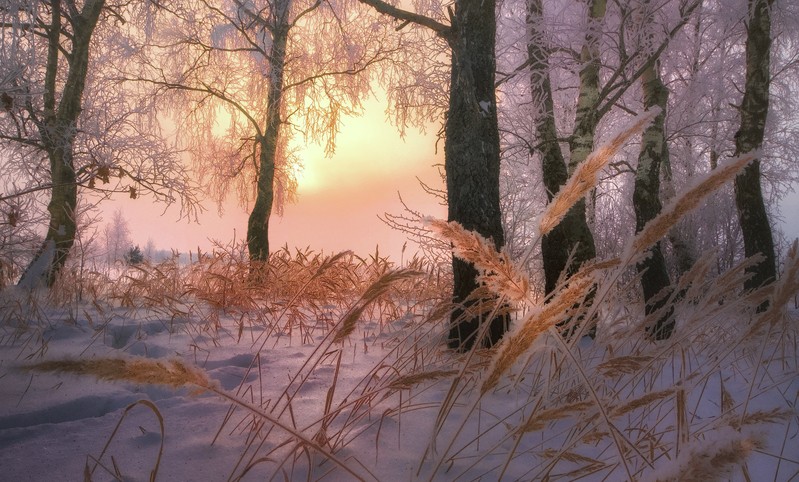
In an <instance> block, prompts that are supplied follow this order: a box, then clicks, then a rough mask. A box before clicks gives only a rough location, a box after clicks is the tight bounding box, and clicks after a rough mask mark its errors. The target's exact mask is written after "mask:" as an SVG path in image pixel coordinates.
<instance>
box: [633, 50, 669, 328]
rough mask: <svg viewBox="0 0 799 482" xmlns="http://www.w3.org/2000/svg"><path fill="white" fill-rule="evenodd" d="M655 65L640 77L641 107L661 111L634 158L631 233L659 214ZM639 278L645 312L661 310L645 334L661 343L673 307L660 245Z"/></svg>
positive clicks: (662, 143)
mask: <svg viewBox="0 0 799 482" xmlns="http://www.w3.org/2000/svg"><path fill="white" fill-rule="evenodd" d="M657 69H658V67H657V62H655V63H653V64H652V65H651V66H649V67H648V68H647V69H646V71H645V72H644V74H643V75H642V77H641V82H642V87H643V94H644V107H645V108H646V109H651V108H653V107H660V109H661V112H660V114H658V116H657V117H655V119H654V120H653V121H652V124H650V125H649V127H647V129H646V130H645V131H644V133H643V135H642V136H641V153H640V154H639V156H638V169H637V171H636V175H635V188H634V190H633V208H634V210H635V232H636V233H639V232H641V230H643V229H644V226H645V225H646V223H648V222H649V221H651V220H652V219H654V218H655V217H656V216H657V215H658V214H660V210H661V205H660V168H661V164H664V163H667V162H668V161H667V159H668V155H669V150H668V145H667V144H666V130H665V125H664V124H665V119H666V107H667V105H668V100H669V92H668V89H667V88H666V86H665V85H663V82H662V81H661V79H660V73H659V72H658V70H657ZM636 268H637V269H638V273H639V274H640V275H641V287H642V288H643V291H644V301H645V303H646V308H645V313H646V314H647V315H650V314H652V313H656V312H658V311H659V310H661V309H664V311H665V312H664V313H661V314H660V316H659V317H658V319H657V320H656V321H655V324H654V325H653V326H648V327H647V331H648V332H649V334H650V335H651V336H652V337H653V338H655V339H657V340H663V339H667V338H669V337H670V336H671V333H672V331H673V329H674V320H673V319H672V312H673V308H671V307H669V308H665V306H666V302H667V301H668V297H669V287H670V286H671V280H670V279H669V272H668V269H667V268H666V260H665V258H664V257H663V252H662V250H661V247H660V242H657V243H655V244H654V245H653V246H652V247H651V248H650V249H649V255H648V256H647V257H646V258H645V259H644V260H643V261H641V262H639V263H637V264H636Z"/></svg>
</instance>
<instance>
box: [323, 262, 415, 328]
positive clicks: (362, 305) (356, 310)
mask: <svg viewBox="0 0 799 482" xmlns="http://www.w3.org/2000/svg"><path fill="white" fill-rule="evenodd" d="M423 274H424V273H422V272H421V271H413V270H409V269H398V270H394V271H389V272H388V273H386V274H384V275H382V276H381V277H380V278H378V279H377V281H375V282H374V283H372V284H371V285H370V286H369V287H368V288H367V289H366V291H365V292H364V293H363V295H361V298H360V299H359V300H358V301H357V302H356V303H355V304H354V305H353V306H352V307H351V308H350V309H349V311H347V313H346V314H345V315H344V316H343V317H342V319H341V321H340V322H339V328H338V330H337V331H336V334H335V336H334V337H333V343H340V342H342V341H344V340H345V339H346V338H347V337H348V336H350V335H351V334H352V332H353V331H355V326H356V324H357V323H358V320H359V319H360V317H361V315H362V314H363V312H364V310H366V308H367V307H368V306H369V305H370V304H371V303H373V302H374V301H375V300H377V299H378V298H380V297H381V296H383V295H384V294H385V293H386V292H387V291H388V290H389V289H390V288H391V287H392V286H393V285H395V284H396V283H399V282H400V281H403V280H407V279H411V278H416V277H418V276H422V275H423Z"/></svg>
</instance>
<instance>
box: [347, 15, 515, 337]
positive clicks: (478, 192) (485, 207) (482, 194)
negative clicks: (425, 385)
mask: <svg viewBox="0 0 799 482" xmlns="http://www.w3.org/2000/svg"><path fill="white" fill-rule="evenodd" d="M360 1H361V2H362V3H364V4H367V5H370V6H372V7H373V8H374V9H375V10H377V11H378V12H380V13H382V14H384V15H387V16H389V17H392V18H394V19H396V20H398V21H400V22H402V23H401V24H400V27H403V26H405V25H408V24H414V25H415V26H417V27H420V28H425V29H429V30H430V31H432V32H434V33H435V34H436V36H437V37H438V38H439V39H440V40H439V41H440V42H445V43H446V46H447V47H448V48H449V53H450V56H451V57H450V59H451V64H450V78H449V84H448V85H449V91H448V94H449V95H448V97H449V98H448V105H447V112H446V122H445V126H444V134H445V139H444V167H445V173H446V178H447V206H448V214H447V218H448V220H449V221H457V222H458V223H460V224H461V225H462V226H463V227H464V228H466V229H469V230H473V231H476V232H478V233H480V234H481V235H482V236H484V237H485V238H487V239H489V240H491V242H493V244H494V247H495V248H496V249H497V250H500V249H501V248H502V247H503V245H504V244H505V236H504V231H503V228H502V216H501V212H500V199H499V174H500V156H499V128H498V123H497V100H496V91H495V80H496V74H495V72H496V54H495V44H496V17H495V15H496V12H495V7H496V5H495V2H494V1H492V0H488V1H485V0H456V1H455V2H454V4H453V5H452V6H451V7H450V9H449V10H448V17H449V21H448V23H447V21H446V20H444V19H443V18H442V17H443V13H444V12H442V11H438V13H439V14H440V16H439V17H433V16H427V15H422V14H420V13H417V12H416V11H409V10H404V9H401V8H398V7H394V6H392V5H390V4H388V3H386V2H384V1H382V0H360ZM452 270H453V295H452V300H453V302H454V303H455V305H456V306H457V307H458V308H456V309H455V310H453V312H452V315H451V320H450V333H449V346H450V347H451V348H454V349H459V350H466V349H469V348H470V347H472V346H473V345H474V344H475V343H476V342H478V340H476V338H477V334H478V332H479V331H480V328H481V326H482V324H483V323H484V322H485V323H489V325H488V327H487V333H488V336H487V339H486V340H482V341H480V342H481V343H486V344H488V345H491V344H494V343H496V342H498V341H499V339H500V338H501V337H502V335H503V333H504V332H505V330H506V329H507V317H506V316H497V317H495V318H493V319H491V320H481V318H480V317H479V316H475V315H471V314H469V312H468V310H467V308H468V304H469V303H470V301H469V300H470V295H472V293H473V292H474V291H475V289H477V288H478V283H477V281H476V278H477V271H476V270H475V268H474V266H473V265H471V264H470V263H467V262H465V261H463V260H461V259H459V258H456V257H453V259H452Z"/></svg>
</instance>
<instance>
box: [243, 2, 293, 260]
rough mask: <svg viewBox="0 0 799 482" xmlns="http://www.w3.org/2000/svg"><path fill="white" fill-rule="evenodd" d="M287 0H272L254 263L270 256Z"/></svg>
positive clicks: (253, 221)
mask: <svg viewBox="0 0 799 482" xmlns="http://www.w3.org/2000/svg"><path fill="white" fill-rule="evenodd" d="M290 3H291V1H290V0H280V1H277V2H275V7H274V9H275V12H274V15H275V17H276V18H277V21H276V24H275V26H274V27H273V30H272V48H271V51H270V73H271V75H270V78H269V89H268V91H267V102H268V105H267V113H266V128H265V130H264V133H263V134H262V135H261V134H259V135H258V148H259V150H260V153H259V157H258V161H259V166H258V181H257V185H256V195H255V204H254V205H253V208H252V212H250V217H249V220H248V222H247V248H248V250H249V252H250V261H251V262H253V267H255V268H257V266H256V265H259V264H262V263H265V262H267V261H268V260H269V218H270V216H271V215H272V204H273V201H274V182H275V161H276V157H277V146H278V142H279V137H280V126H281V122H282V120H281V108H282V106H283V77H284V69H285V61H286V44H287V43H288V36H289V30H290V29H291V26H290V25H289V22H288V12H289V6H290Z"/></svg>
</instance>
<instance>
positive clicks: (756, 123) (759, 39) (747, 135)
mask: <svg viewBox="0 0 799 482" xmlns="http://www.w3.org/2000/svg"><path fill="white" fill-rule="evenodd" d="M770 7H771V1H770V0H749V12H750V15H751V17H750V19H749V23H748V28H747V37H746V85H745V90H744V97H743V102H742V103H741V108H740V112H741V127H740V129H739V130H738V132H737V133H736V134H735V153H736V155H741V154H745V153H747V152H751V151H753V150H756V149H759V148H760V147H761V146H762V145H763V136H764V132H765V128H766V117H767V115H768V107H769V105H768V103H769V98H768V97H769V82H770V73H769V63H770V50H771V18H770V12H769V9H770ZM735 204H736V206H737V207H738V218H739V220H740V223H741V230H742V232H743V238H744V253H745V254H746V256H747V257H750V256H754V255H757V254H762V255H763V256H764V257H765V259H764V260H763V261H762V262H761V263H758V264H757V265H755V266H753V267H751V268H749V269H747V272H749V273H751V275H752V277H751V278H750V279H749V280H747V281H746V283H745V285H744V286H745V288H747V289H755V288H758V287H760V286H763V285H765V284H768V283H771V282H772V281H774V280H775V279H776V277H777V266H776V256H775V253H774V240H773V238H772V234H771V226H770V224H769V220H768V214H767V213H766V205H765V203H764V201H763V193H762V191H761V186H760V160H759V159H756V160H754V161H752V163H751V164H750V165H749V166H748V167H747V168H746V169H744V171H743V172H742V173H741V174H739V175H738V177H736V178H735ZM764 308H765V306H761V307H760V309H764Z"/></svg>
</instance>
